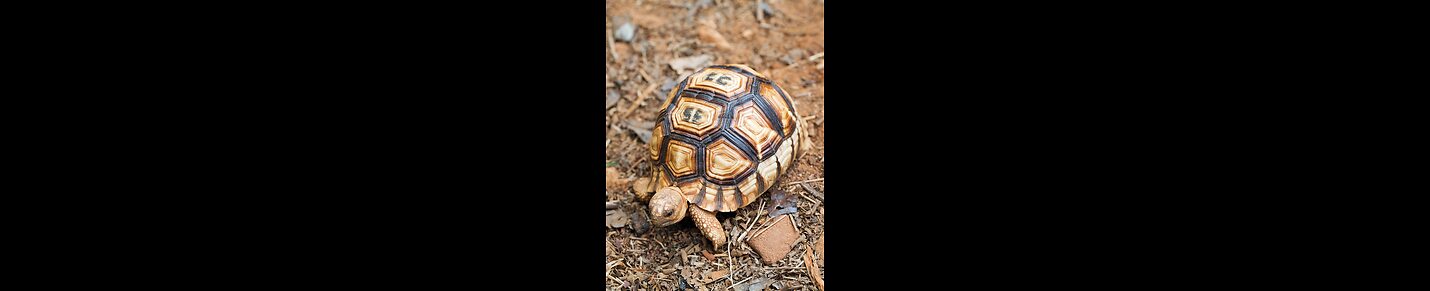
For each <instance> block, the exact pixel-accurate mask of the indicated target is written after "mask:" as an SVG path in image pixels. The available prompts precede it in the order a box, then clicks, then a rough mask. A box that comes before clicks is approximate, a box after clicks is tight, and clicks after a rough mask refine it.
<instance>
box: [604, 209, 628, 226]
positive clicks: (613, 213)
mask: <svg viewBox="0 0 1430 291" xmlns="http://www.w3.org/2000/svg"><path fill="white" fill-rule="evenodd" d="M630 222H631V218H630V217H629V216H626V212H625V211H620V210H606V227H610V228H622V227H626V224H627V223H630Z"/></svg>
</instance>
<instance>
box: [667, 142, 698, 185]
mask: <svg viewBox="0 0 1430 291" xmlns="http://www.w3.org/2000/svg"><path fill="white" fill-rule="evenodd" d="M665 165H666V167H669V168H670V173H671V174H674V175H675V176H676V177H680V176H685V175H690V174H694V173H695V146H694V145H689V144H686V143H685V142H682V141H680V140H677V139H670V143H669V145H667V146H666V148H665Z"/></svg>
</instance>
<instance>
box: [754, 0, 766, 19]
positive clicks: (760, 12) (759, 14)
mask: <svg viewBox="0 0 1430 291" xmlns="http://www.w3.org/2000/svg"><path fill="white" fill-rule="evenodd" d="M764 4H765V0H758V1H755V19H756V20H759V21H760V23H765V10H764V9H760V6H764Z"/></svg>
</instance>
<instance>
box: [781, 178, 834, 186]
mask: <svg viewBox="0 0 1430 291" xmlns="http://www.w3.org/2000/svg"><path fill="white" fill-rule="evenodd" d="M819 181H824V178H819V179H809V180H804V181H796V182H789V183H786V184H785V186H789V185H794V184H799V183H805V182H819Z"/></svg>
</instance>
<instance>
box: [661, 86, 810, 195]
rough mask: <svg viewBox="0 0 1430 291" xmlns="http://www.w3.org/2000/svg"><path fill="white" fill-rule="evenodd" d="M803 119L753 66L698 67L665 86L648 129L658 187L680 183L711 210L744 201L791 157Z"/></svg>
mask: <svg viewBox="0 0 1430 291" xmlns="http://www.w3.org/2000/svg"><path fill="white" fill-rule="evenodd" d="M801 121H802V120H801V118H800V115H799V113H798V111H797V110H796V109H795V106H794V100H793V99H791V98H790V97H789V95H788V94H786V93H785V91H784V90H783V89H780V87H779V86H776V85H775V84H774V82H771V81H770V80H769V79H768V78H766V77H765V76H764V75H762V74H760V73H759V72H756V71H755V70H753V69H750V68H749V67H747V66H744V65H716V66H710V67H706V68H703V69H700V70H699V71H696V72H695V73H692V74H691V75H690V76H689V77H687V78H685V79H684V80H681V82H680V83H679V84H678V85H677V86H675V88H672V89H671V90H670V92H669V94H668V95H667V96H666V99H665V102H664V104H663V105H661V110H660V116H659V118H658V119H657V123H656V126H655V129H654V130H652V137H651V141H650V144H649V146H650V160H651V161H655V164H654V166H655V167H653V168H654V171H655V173H654V175H653V177H656V178H655V179H656V186H657V189H659V188H661V187H667V186H675V187H678V188H680V190H681V191H680V192H681V193H682V194H684V195H685V200H686V201H689V202H690V204H691V205H695V206H697V207H700V208H701V209H705V210H708V211H712V212H731V211H735V209H739V208H740V207H742V206H745V205H748V204H750V203H751V202H754V201H755V199H756V198H759V197H760V194H762V193H764V192H765V190H767V189H769V188H770V187H773V186H774V185H775V180H777V179H778V178H779V177H780V176H781V175H783V174H784V173H785V172H786V171H788V170H789V168H790V165H791V164H793V163H794V158H795V157H797V156H798V155H797V151H798V150H799V148H800V147H799V142H800V133H801V132H802V131H801V129H800V128H801V126H800V122H801Z"/></svg>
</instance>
